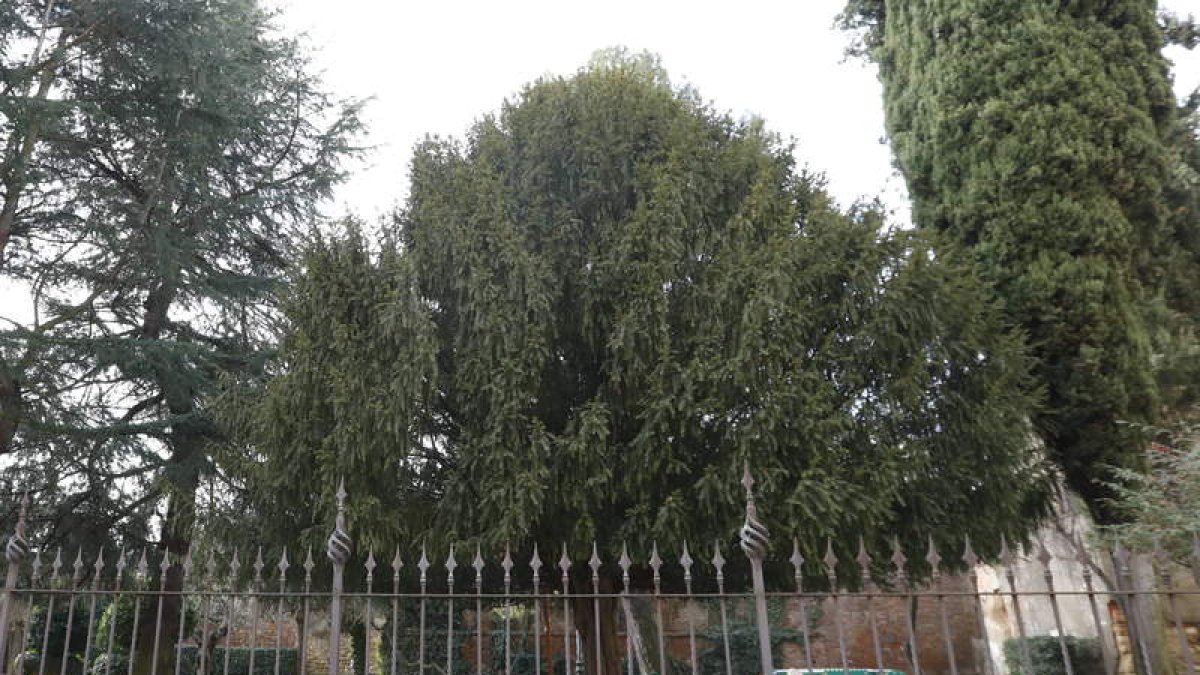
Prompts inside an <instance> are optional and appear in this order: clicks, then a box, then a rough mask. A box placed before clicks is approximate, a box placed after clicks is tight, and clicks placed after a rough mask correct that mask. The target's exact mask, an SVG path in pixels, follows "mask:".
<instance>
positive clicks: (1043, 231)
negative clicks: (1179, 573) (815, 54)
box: [844, 0, 1196, 518]
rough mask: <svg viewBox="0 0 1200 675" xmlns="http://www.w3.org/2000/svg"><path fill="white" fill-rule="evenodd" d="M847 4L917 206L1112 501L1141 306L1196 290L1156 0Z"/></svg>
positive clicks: (1083, 475) (1130, 438) (1153, 389)
mask: <svg viewBox="0 0 1200 675" xmlns="http://www.w3.org/2000/svg"><path fill="white" fill-rule="evenodd" d="M844 20H845V23H846V25H847V26H849V27H852V28H859V29H863V31H864V32H863V38H864V39H863V41H862V46H863V47H864V48H865V49H864V51H865V52H866V53H867V54H869V55H870V56H871V57H872V58H873V59H874V60H875V61H876V62H877V63H878V65H879V70H880V77H881V79H882V81H883V84H884V101H885V107H886V115H887V128H888V133H889V136H890V138H891V142H892V146H893V149H894V151H895V157H896V163H897V165H898V166H899V168H900V170H901V171H902V172H903V174H904V176H905V178H906V179H907V182H908V186H909V191H910V193H911V196H912V199H913V217H914V220H915V222H916V224H917V225H918V226H919V227H923V228H928V229H935V230H939V231H943V232H946V233H949V234H950V235H952V236H953V237H954V238H955V239H957V240H958V241H960V242H962V243H963V244H965V245H967V246H969V247H971V248H972V249H973V250H974V252H975V255H976V258H977V260H978V261H979V263H980V265H981V269H982V270H983V273H984V275H985V276H986V278H987V279H988V280H989V282H990V283H991V285H992V288H993V289H994V291H995V293H996V294H997V295H998V297H999V298H1000V299H1001V300H1002V301H1003V303H1004V305H1005V307H1006V310H1007V313H1008V316H1009V318H1010V320H1011V322H1012V323H1013V324H1014V325H1017V326H1020V327H1021V328H1022V329H1023V330H1024V332H1025V334H1026V335H1027V338H1028V341H1029V344H1030V345H1031V346H1032V348H1033V351H1034V355H1035V356H1036V358H1037V368H1036V371H1035V372H1036V375H1037V378H1038V380H1039V381H1040V383H1041V386H1042V387H1043V388H1044V391H1045V397H1044V400H1043V404H1042V406H1041V407H1040V409H1039V410H1038V412H1037V413H1036V415H1035V417H1034V421H1035V424H1036V428H1037V430H1038V432H1039V433H1040V435H1041V437H1042V439H1043V440H1044V441H1045V445H1046V448H1047V449H1048V451H1049V453H1050V454H1051V456H1052V457H1053V458H1054V459H1055V460H1056V462H1057V464H1058V465H1059V466H1060V467H1061V469H1062V472H1063V473H1064V475H1065V477H1066V479H1067V481H1068V483H1069V484H1070V486H1071V487H1072V488H1074V489H1075V490H1077V491H1078V492H1079V493H1081V494H1082V495H1084V496H1085V497H1086V498H1087V499H1088V501H1089V503H1090V504H1091V505H1092V507H1093V508H1094V510H1095V511H1096V512H1097V514H1098V515H1099V516H1101V517H1102V518H1108V517H1109V516H1110V514H1108V513H1107V512H1106V509H1105V507H1104V501H1105V498H1106V497H1107V496H1108V493H1107V492H1106V490H1105V488H1104V487H1103V479H1104V478H1106V477H1107V476H1108V470H1109V467H1112V466H1117V467H1136V466H1138V465H1139V464H1140V461H1141V457H1142V453H1143V439H1142V438H1140V437H1139V434H1138V433H1136V432H1135V431H1134V427H1132V426H1128V425H1125V424H1123V422H1126V421H1128V422H1142V421H1147V420H1150V419H1153V418H1154V417H1155V416H1156V415H1157V414H1158V408H1159V406H1160V396H1159V388H1158V385H1157V383H1156V380H1155V372H1154V368H1155V367H1154V363H1153V358H1152V357H1153V354H1154V352H1155V350H1156V346H1155V342H1154V340H1153V339H1152V338H1153V332H1154V331H1156V330H1157V329H1158V328H1159V325H1158V324H1156V323H1155V319H1154V318H1153V317H1154V316H1155V315H1156V312H1157V310H1156V309H1155V308H1157V309H1165V310H1166V311H1165V312H1157V316H1158V317H1160V318H1161V317H1163V316H1165V315H1168V314H1173V316H1174V319H1185V320H1186V314H1187V313H1188V312H1190V311H1192V310H1193V309H1194V308H1188V307H1186V304H1187V303H1182V304H1181V302H1180V301H1181V300H1186V298H1185V296H1186V295H1188V294H1187V293H1186V292H1183V291H1184V287H1185V286H1186V284H1188V283H1191V282H1190V281H1187V279H1188V277H1189V276H1191V275H1194V274H1195V272H1196V266H1195V258H1194V256H1193V257H1192V258H1191V259H1188V258H1187V256H1180V255H1179V254H1178V249H1179V247H1180V246H1181V245H1185V246H1186V245H1190V246H1191V247H1192V248H1193V250H1195V241H1192V242H1190V244H1189V243H1188V242H1187V241H1186V238H1185V237H1184V236H1183V233H1184V232H1185V231H1186V230H1187V229H1188V228H1189V226H1188V225H1187V222H1189V219H1194V217H1195V213H1194V212H1193V213H1191V214H1190V215H1188V214H1183V215H1181V214H1180V213H1178V212H1176V211H1173V210H1172V209H1171V208H1170V204H1171V203H1172V202H1173V200H1172V199H1170V198H1169V197H1170V194H1171V192H1172V190H1173V189H1175V188H1177V187H1178V184H1177V178H1176V176H1177V175H1178V172H1177V171H1175V169H1176V168H1177V167H1178V166H1179V165H1180V159H1179V156H1178V154H1177V153H1175V152H1174V151H1173V150H1172V148H1171V145H1170V142H1169V141H1170V139H1171V138H1172V136H1173V134H1175V133H1177V131H1178V120H1179V118H1178V116H1177V115H1176V106H1175V101H1174V99H1173V96H1172V92H1171V86H1170V79H1169V75H1168V64H1167V62H1166V60H1165V59H1164V58H1163V56H1162V53H1161V52H1162V47H1163V40H1164V37H1163V33H1162V31H1161V29H1160V27H1159V25H1158V24H1157V22H1156V17H1155V12H1154V3H1153V2H1145V1H1134V0H1120V1H1117V2H1092V1H1072V2H1044V1H1037V2H1001V3H997V2H988V1H987V0H944V1H939V2H885V1H883V0H854V1H853V2H851V3H850V5H849V7H848V8H847V12H846V14H845V15H844ZM1191 222H1194V220H1191ZM1190 227H1191V229H1194V225H1192V226H1190ZM1168 259H1170V260H1172V261H1173V262H1172V263H1171V264H1169V265H1168V264H1164V263H1165V261H1167V260H1168ZM1191 278H1193V279H1194V276H1192V277H1191ZM1180 312H1182V314H1181V313H1180Z"/></svg>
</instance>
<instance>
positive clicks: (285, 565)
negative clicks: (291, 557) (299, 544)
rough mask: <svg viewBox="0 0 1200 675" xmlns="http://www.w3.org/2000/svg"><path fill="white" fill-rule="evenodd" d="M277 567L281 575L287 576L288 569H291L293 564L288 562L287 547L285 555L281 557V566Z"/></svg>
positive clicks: (284, 550) (284, 548) (284, 551)
mask: <svg viewBox="0 0 1200 675" xmlns="http://www.w3.org/2000/svg"><path fill="white" fill-rule="evenodd" d="M276 567H278V568H279V574H280V575H284V574H287V571H288V568H289V567H291V563H289V562H288V557H287V547H286V546H284V547H283V555H281V556H279V564H278V565H276Z"/></svg>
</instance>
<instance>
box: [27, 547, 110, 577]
mask: <svg viewBox="0 0 1200 675" xmlns="http://www.w3.org/2000/svg"><path fill="white" fill-rule="evenodd" d="M41 569H42V552H41V551H34V552H33V566H32V571H31V574H32V575H33V578H34V579H36V578H38V572H39V571H40V570H41ZM117 569H120V567H118V568H117Z"/></svg>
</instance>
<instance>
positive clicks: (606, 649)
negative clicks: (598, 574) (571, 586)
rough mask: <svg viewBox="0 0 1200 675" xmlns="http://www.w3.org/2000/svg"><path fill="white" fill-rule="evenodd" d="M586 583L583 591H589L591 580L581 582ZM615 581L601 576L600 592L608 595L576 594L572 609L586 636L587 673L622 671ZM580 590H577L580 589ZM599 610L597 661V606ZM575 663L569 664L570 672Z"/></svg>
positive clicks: (602, 674) (614, 674)
mask: <svg viewBox="0 0 1200 675" xmlns="http://www.w3.org/2000/svg"><path fill="white" fill-rule="evenodd" d="M585 586H586V590H584V591H582V592H590V591H591V590H592V588H591V581H590V580H589V581H588V582H587V583H586V584H581V585H580V587H581V588H583V587H585ZM615 587H616V586H615V584H614V583H613V581H612V580H611V579H607V578H601V579H600V593H601V594H604V596H605V597H601V598H599V600H596V599H594V598H582V597H581V598H575V599H573V600H572V603H571V604H572V609H573V611H574V614H575V627H576V628H578V629H579V634H580V635H581V636H582V637H583V653H582V656H583V662H584V668H585V672H586V673H587V674H588V675H621V656H622V655H621V641H620V638H619V637H618V635H617V611H618V609H619V605H618V603H617V597H616V591H615ZM577 592H578V591H577ZM597 606H598V607H599V610H600V615H599V619H600V621H599V623H600V633H599V641H600V663H599V665H598V664H597V663H596V640H597V634H596V623H597V622H596V609H597ZM573 665H574V664H570V663H568V664H567V672H568V673H570V672H571V669H572V667H573Z"/></svg>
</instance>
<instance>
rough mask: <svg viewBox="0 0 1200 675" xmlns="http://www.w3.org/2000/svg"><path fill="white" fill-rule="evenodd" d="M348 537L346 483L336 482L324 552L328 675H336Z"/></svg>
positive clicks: (348, 556) (349, 543)
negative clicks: (328, 581)
mask: <svg viewBox="0 0 1200 675" xmlns="http://www.w3.org/2000/svg"><path fill="white" fill-rule="evenodd" d="M350 545H351V539H350V535H349V534H347V533H346V483H345V480H344V479H343V480H339V481H338V489H337V516H336V517H335V519H334V528H333V532H331V533H330V534H329V542H328V543H327V544H326V546H325V552H326V554H327V555H328V556H329V560H330V562H332V563H333V592H332V593H331V594H330V599H329V675H338V668H339V667H340V665H341V646H342V576H343V572H345V570H346V562H347V561H348V560H350Z"/></svg>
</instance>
